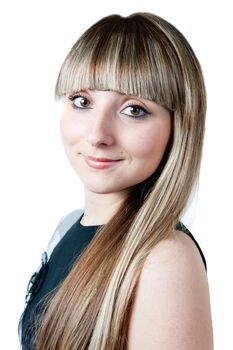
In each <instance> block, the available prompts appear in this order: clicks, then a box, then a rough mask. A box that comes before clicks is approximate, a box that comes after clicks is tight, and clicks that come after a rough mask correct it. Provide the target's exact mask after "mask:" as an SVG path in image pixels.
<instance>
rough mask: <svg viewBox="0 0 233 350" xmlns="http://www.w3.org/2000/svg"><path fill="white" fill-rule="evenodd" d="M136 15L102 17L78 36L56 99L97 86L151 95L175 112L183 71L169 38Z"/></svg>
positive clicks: (61, 73) (132, 93)
mask: <svg viewBox="0 0 233 350" xmlns="http://www.w3.org/2000/svg"><path fill="white" fill-rule="evenodd" d="M136 17H137V16H134V17H126V18H123V17H121V16H119V15H112V16H111V20H109V17H108V20H106V19H105V18H103V19H102V20H101V21H99V22H97V23H96V24H94V25H93V26H92V27H91V28H89V29H88V30H87V31H86V32H85V33H84V34H83V35H82V36H81V37H80V39H79V40H78V41H77V42H76V43H75V45H74V46H73V48H72V49H71V51H70V52H69V54H68V56H67V57H66V59H65V61H64V63H63V65H62V67H61V70H60V73H59V76H58V80H57V84H56V91H55V95H56V97H57V98H59V97H60V96H63V95H64V94H67V93H73V92H77V91H81V90H84V89H93V90H95V89H96V90H110V91H111V90H112V91H117V92H120V93H123V94H127V95H134V96H138V97H141V98H145V99H149V100H152V101H154V102H156V103H158V104H160V105H162V106H164V107H166V108H167V109H169V110H171V111H174V110H175V109H176V106H178V105H180V103H181V100H180V98H181V95H182V92H181V88H180V84H179V81H180V74H181V70H179V62H178V58H177V57H176V55H175V54H174V48H172V47H171V46H172V44H171V41H170V40H169V39H168V38H167V37H166V35H165V34H164V33H163V32H162V31H161V29H159V28H158V30H155V29H153V32H151V29H149V28H150V25H149V23H148V26H147V25H145V21H140V18H136ZM135 19H136V20H135ZM148 22H149V20H148ZM155 38H156V40H155Z"/></svg>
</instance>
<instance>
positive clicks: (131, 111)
mask: <svg viewBox="0 0 233 350" xmlns="http://www.w3.org/2000/svg"><path fill="white" fill-rule="evenodd" d="M123 111H124V112H123ZM123 111H122V113H123V114H126V115H128V116H130V117H133V118H140V117H145V116H147V115H148V114H149V112H148V111H147V110H146V109H145V108H143V107H141V106H138V105H129V106H127V107H126V108H124V109H123ZM125 111H126V112H125Z"/></svg>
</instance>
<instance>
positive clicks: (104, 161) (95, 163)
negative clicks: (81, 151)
mask: <svg viewBox="0 0 233 350" xmlns="http://www.w3.org/2000/svg"><path fill="white" fill-rule="evenodd" d="M83 158H84V160H85V162H86V163H87V165H88V166H90V167H91V168H94V169H108V168H111V167H113V166H115V165H116V164H117V163H119V161H121V160H123V159H110V158H102V157H92V156H86V155H83Z"/></svg>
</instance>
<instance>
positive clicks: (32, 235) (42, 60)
mask: <svg viewBox="0 0 233 350" xmlns="http://www.w3.org/2000/svg"><path fill="white" fill-rule="evenodd" d="M136 11H150V12H154V13H156V14H158V15H160V16H162V17H164V18H165V19H167V20H169V21H170V22H171V23H173V24H174V25H175V26H177V28H179V29H180V30H181V32H182V33H183V34H184V35H185V36H186V37H187V39H188V40H189V41H190V43H191V45H192V46H193V48H194V50H195V52H196V54H197V56H198V58H199V60H200V62H201V64H202V67H203V71H204V75H205V80H206V87H207V92H208V115H207V131H206V139H205V148H204V158H203V165H202V172H201V178H200V185H199V196H198V202H197V204H195V205H194V206H193V209H192V210H191V211H190V210H189V212H188V213H187V215H186V218H185V221H186V222H187V223H188V224H189V225H190V227H191V228H192V231H193V233H194V235H195V237H196V239H197V240H198V242H199V243H200V245H201V247H202V250H203V251H204V254H205V256H206V259H207V264H208V278H209V284H210V293H211V304H212V314H213V325H214V338H215V349H217V350H222V349H232V348H233V340H232V322H231V319H230V316H231V315H232V311H233V310H232V295H233V284H232V283H231V276H232V270H231V267H232V265H233V264H232V233H233V232H232V225H231V211H232V203H231V202H232V194H233V193H232V183H231V182H232V179H233V174H232V167H231V163H232V156H231V153H232V152H231V150H232V149H233V142H232V127H233V123H232V118H233V115H232V107H231V101H232V78H233V74H232V73H233V71H232V62H233V54H232V34H231V33H232V31H233V25H232V24H230V23H231V22H232V13H231V10H230V1H226V0H222V1H221V2H220V1H201V0H196V1H192V2H190V1H189V2H188V1H185V0H177V1H173V0H171V1H169V0H158V1H156V0H154V1H152V0H151V1H149V0H147V1H146V0H144V1H141V0H139V1H138V0H128V1H127V0H118V1H115V2H114V3H113V2H111V1H108V2H107V1H106V2H105V1H101V0H98V1H93V2H91V1H86V2H84V1H78V0H76V1H73V0H61V1H59V0H57V1H49V0H47V1H45V0H41V1H30V0H21V1H17V0H14V1H12V0H9V1H7V2H5V4H4V5H3V4H2V5H1V8H0V26H1V27H0V36H1V41H0V45H1V50H0V52H1V53H0V60H1V64H0V79H1V83H0V98H1V105H0V111H1V114H0V118H1V120H0V156H1V157H0V162H1V163H0V164H1V181H0V184H1V189H0V191H1V192H0V200H1V223H0V225H1V254H0V259H1V261H0V266H1V299H0V302H1V305H0V307H1V313H0V322H1V325H0V326H1V340H0V342H1V343H0V347H1V349H7V350H8V349H17V348H18V347H19V344H18V339H17V323H18V319H19V317H20V314H21V311H22V310H23V306H24V295H25V290H26V285H27V282H28V279H29V277H30V275H31V273H32V272H33V271H34V269H35V267H36V266H37V265H38V263H39V261H40V256H41V253H42V251H43V250H44V249H45V247H46V244H47V241H48V239H49V237H50V236H51V234H52V233H53V230H54V228H55V226H56V224H57V221H58V220H59V218H60V217H61V216H62V215H63V214H65V213H67V212H69V211H70V210H73V209H75V208H78V207H80V206H82V203H83V192H82V188H81V186H80V183H79V181H78V179H77V177H76V175H75V174H74V172H73V171H72V169H71V168H70V166H69V164H68V161H67V160H66V158H65V155H64V152H63V148H62V144H61V141H60V136H59V113H58V110H57V107H56V105H55V103H54V99H53V91H54V84H55V81H56V76H57V73H58V70H59V68H60V65H61V63H62V61H63V59H64V57H65V55H66V54H67V52H68V50H69V49H70V47H71V46H72V45H73V43H74V42H75V41H76V39H77V38H78V36H79V35H80V34H81V33H82V32H83V31H84V30H85V29H86V28H87V27H89V26H90V25H91V24H93V23H94V22H95V21H96V20H98V19H100V18H101V17H103V16H105V15H108V14H112V13H119V14H122V15H128V14H130V13H133V12H136ZM195 203H196V202H195ZM190 212H191V213H192V212H196V214H197V215H196V219H195V221H193V219H190V217H191V216H190Z"/></svg>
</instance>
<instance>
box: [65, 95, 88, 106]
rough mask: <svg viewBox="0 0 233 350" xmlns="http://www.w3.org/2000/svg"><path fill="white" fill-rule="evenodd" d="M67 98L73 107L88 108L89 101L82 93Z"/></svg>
mask: <svg viewBox="0 0 233 350" xmlns="http://www.w3.org/2000/svg"><path fill="white" fill-rule="evenodd" d="M69 99H70V100H71V101H72V105H73V107H74V108H80V109H85V108H88V107H89V105H90V101H89V100H88V98H87V97H85V96H82V95H75V96H71V97H69Z"/></svg>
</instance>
